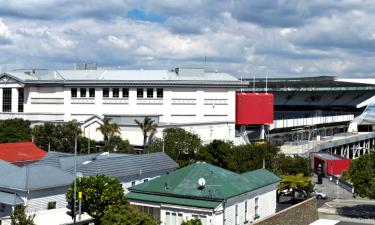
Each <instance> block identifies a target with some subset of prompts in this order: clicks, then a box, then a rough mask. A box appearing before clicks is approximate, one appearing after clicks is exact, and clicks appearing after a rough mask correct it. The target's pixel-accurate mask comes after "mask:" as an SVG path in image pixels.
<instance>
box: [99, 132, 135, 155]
mask: <svg viewBox="0 0 375 225" xmlns="http://www.w3.org/2000/svg"><path fill="white" fill-rule="evenodd" d="M101 150H102V151H105V152H118V153H129V154H134V153H135V150H134V147H133V146H132V145H130V143H129V141H128V140H122V138H121V137H120V136H113V137H112V138H110V139H109V140H108V141H107V142H106V143H105V144H104V146H103V148H102V149H101Z"/></svg>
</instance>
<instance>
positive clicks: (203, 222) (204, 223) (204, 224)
mask: <svg viewBox="0 0 375 225" xmlns="http://www.w3.org/2000/svg"><path fill="white" fill-rule="evenodd" d="M199 217H200V219H201V222H202V225H206V224H207V217H206V216H199Z"/></svg>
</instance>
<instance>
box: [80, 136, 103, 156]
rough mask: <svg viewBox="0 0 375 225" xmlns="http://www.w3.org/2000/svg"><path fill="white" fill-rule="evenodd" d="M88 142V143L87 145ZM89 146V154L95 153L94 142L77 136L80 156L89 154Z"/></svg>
mask: <svg viewBox="0 0 375 225" xmlns="http://www.w3.org/2000/svg"><path fill="white" fill-rule="evenodd" d="M89 142H90V143H89ZM89 144H90V153H96V152H98V151H97V148H96V141H95V140H90V139H88V138H87V137H83V136H79V137H78V152H79V153H80V154H88V153H89Z"/></svg>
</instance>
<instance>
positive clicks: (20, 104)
mask: <svg viewBox="0 0 375 225" xmlns="http://www.w3.org/2000/svg"><path fill="white" fill-rule="evenodd" d="M23 101H24V91H23V88H18V112H23Z"/></svg>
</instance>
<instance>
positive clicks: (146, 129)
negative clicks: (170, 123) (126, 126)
mask: <svg viewBox="0 0 375 225" xmlns="http://www.w3.org/2000/svg"><path fill="white" fill-rule="evenodd" d="M134 122H135V123H136V124H137V125H138V126H139V128H141V130H142V134H143V147H144V148H146V144H147V137H148V133H150V132H155V130H156V128H157V124H156V123H155V121H153V120H152V119H151V118H150V117H148V116H146V117H145V118H144V119H143V122H140V121H138V120H134Z"/></svg>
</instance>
